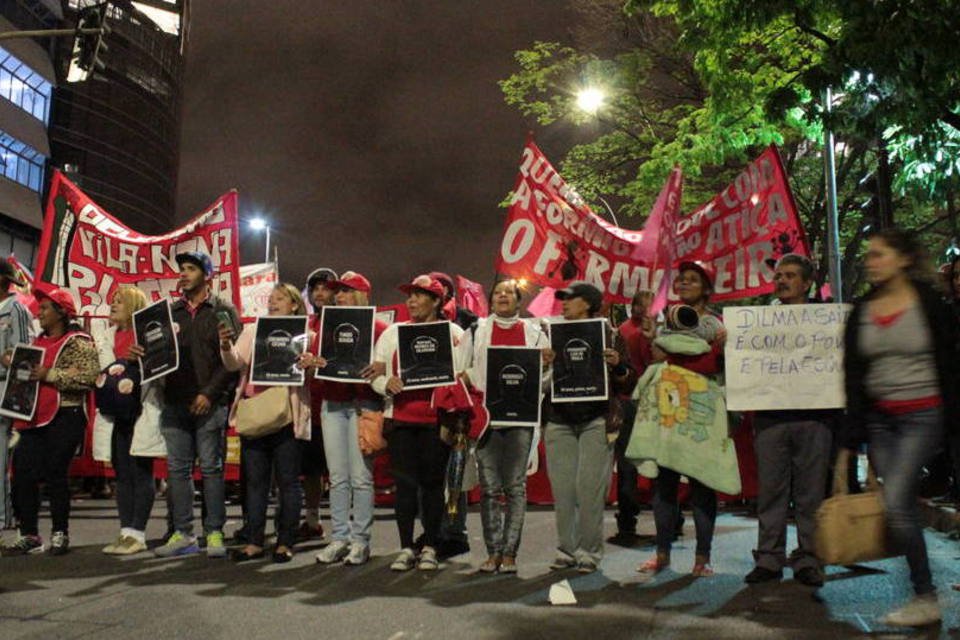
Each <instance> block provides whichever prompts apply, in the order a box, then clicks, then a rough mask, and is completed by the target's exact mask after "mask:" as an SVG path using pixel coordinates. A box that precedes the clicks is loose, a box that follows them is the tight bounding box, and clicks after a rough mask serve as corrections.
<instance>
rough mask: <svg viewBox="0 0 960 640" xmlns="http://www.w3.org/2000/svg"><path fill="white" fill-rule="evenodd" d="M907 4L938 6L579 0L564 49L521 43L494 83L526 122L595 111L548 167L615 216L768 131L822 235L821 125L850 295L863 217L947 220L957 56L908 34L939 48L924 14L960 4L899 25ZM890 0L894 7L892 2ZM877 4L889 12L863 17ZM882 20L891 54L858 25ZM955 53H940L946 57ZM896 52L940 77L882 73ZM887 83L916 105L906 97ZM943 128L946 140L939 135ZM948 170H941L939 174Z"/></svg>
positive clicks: (719, 170)
mask: <svg viewBox="0 0 960 640" xmlns="http://www.w3.org/2000/svg"><path fill="white" fill-rule="evenodd" d="M917 4H919V5H921V6H926V5H933V4H939V3H934V2H932V1H927V2H924V1H922V0H921V1H918V2H913V3H911V2H909V1H907V0H904V1H903V2H885V1H883V0H877V1H876V2H866V1H864V0H854V1H852V2H846V3H840V2H826V1H815V0H804V1H800V2H785V1H779V0H771V1H769V2H767V1H762V0H748V1H740V0H697V1H693V0H656V1H654V0H628V2H626V4H625V5H624V4H622V3H620V2H612V1H603V0H594V1H593V2H583V3H581V5H580V6H581V7H582V8H583V12H584V15H585V16H587V19H585V20H583V21H582V23H583V24H584V25H585V26H584V27H583V28H582V31H581V33H580V34H579V36H580V37H579V38H578V42H576V43H575V46H561V45H559V44H557V43H535V44H534V46H533V47H532V48H531V49H529V50H526V51H521V52H518V53H517V61H518V63H519V66H520V68H519V71H518V72H517V73H515V74H514V75H512V76H511V77H510V78H508V79H506V80H504V81H503V82H502V83H501V86H502V88H503V91H504V94H505V98H506V100H507V102H508V103H509V104H512V105H515V106H517V107H518V108H519V109H520V110H521V112H522V113H524V114H526V115H528V116H531V117H534V118H536V120H537V122H538V123H539V124H540V125H543V126H547V125H556V123H558V122H564V121H566V122H573V123H579V124H584V123H588V122H591V121H593V122H595V127H596V133H595V135H594V137H593V139H591V140H589V141H587V142H585V143H583V144H579V145H576V146H575V147H573V148H572V149H571V150H570V151H569V153H568V154H567V155H566V157H565V158H564V159H563V161H562V162H561V170H562V171H563V173H564V175H565V177H566V178H567V179H568V181H570V182H572V183H573V184H575V185H576V186H577V188H578V189H579V191H580V192H581V194H582V195H583V196H584V197H585V198H587V200H588V201H593V202H596V199H597V198H598V197H599V196H601V195H612V196H614V199H615V200H616V201H617V202H618V203H619V205H620V207H619V209H620V213H623V214H627V215H632V216H643V215H645V214H646V213H647V211H648V210H649V207H650V204H651V203H652V202H653V200H654V198H655V196H656V193H657V192H658V190H659V188H660V186H661V184H662V182H663V180H664V178H665V176H666V175H667V173H668V172H669V169H670V168H671V167H672V166H673V165H674V164H677V163H679V164H680V165H681V166H683V168H684V173H685V176H686V178H687V181H686V184H685V193H684V200H685V201H686V202H693V203H699V202H702V201H704V200H706V199H707V198H708V197H710V196H712V195H713V193H715V192H716V191H717V190H719V189H720V188H722V187H723V186H725V185H726V184H727V183H728V182H729V180H730V178H731V177H732V175H733V174H734V173H735V172H736V171H737V170H739V169H740V168H741V167H742V165H743V164H744V163H745V162H746V161H747V160H749V159H750V158H752V157H753V156H755V155H756V154H758V153H759V151H760V150H762V148H763V147H765V146H766V145H767V144H769V143H771V142H774V143H777V144H778V145H779V146H780V147H781V151H782V153H783V155H784V161H785V165H786V166H787V170H788V173H790V175H791V178H792V187H793V191H794V195H795V197H796V200H797V202H798V208H799V209H800V214H801V217H802V218H803V220H804V222H805V224H806V227H807V230H808V236H809V237H811V238H812V239H814V240H816V239H818V238H823V237H824V235H825V228H826V210H825V207H824V189H823V182H824V181H823V170H822V141H823V137H822V133H823V126H824V125H825V124H826V125H827V126H830V127H832V128H833V129H834V130H835V131H836V133H837V135H838V140H839V141H840V142H841V143H842V144H841V145H838V146H839V147H840V153H839V154H838V160H837V173H838V189H839V198H838V199H839V203H838V204H839V215H840V223H841V238H842V240H843V241H844V247H845V249H844V255H845V269H844V270H845V272H846V274H847V277H846V278H845V284H846V285H847V287H845V288H847V290H848V292H849V291H851V290H852V288H853V287H855V286H856V284H857V283H856V277H855V276H856V270H855V268H854V265H855V263H856V258H857V257H858V253H859V251H860V246H861V243H862V239H863V237H864V235H865V232H866V230H868V229H869V228H870V227H871V226H877V225H883V224H885V223H888V222H889V221H892V220H893V212H894V211H898V216H899V218H898V220H899V222H901V223H905V224H908V225H910V226H912V227H925V226H929V229H927V231H929V232H930V233H933V234H936V233H938V232H939V227H938V225H941V222H942V221H947V220H948V219H950V218H949V216H947V215H938V214H937V211H938V210H939V209H943V210H945V211H954V210H955V209H956V207H955V205H954V204H952V203H953V202H954V200H955V197H956V196H955V194H956V192H957V189H956V187H957V185H956V184H955V180H956V175H957V171H956V169H957V168H960V165H958V164H957V159H958V158H960V154H957V153H956V146H957V145H956V142H957V139H956V138H953V137H952V136H954V135H955V134H956V132H955V131H954V130H953V125H952V124H950V122H951V118H952V116H951V114H954V113H956V105H954V104H952V103H951V102H950V91H951V90H952V89H955V88H956V85H957V81H956V78H957V75H958V72H957V71H955V69H958V68H960V67H954V69H946V68H945V65H944V64H941V62H940V61H939V60H934V59H933V58H935V56H933V55H932V53H933V49H932V48H931V45H930V43H926V45H925V44H924V38H923V37H922V36H923V30H924V29H927V28H928V27H929V29H930V30H931V33H932V35H933V38H932V40H933V41H936V40H937V39H938V38H940V39H942V41H943V42H941V43H940V46H942V47H944V48H950V47H949V46H947V45H946V44H945V41H946V40H947V31H949V28H948V27H945V26H942V25H940V24H938V25H931V24H929V23H930V22H931V21H935V19H934V17H931V16H940V17H942V18H943V19H944V20H945V21H946V22H944V24H947V25H949V24H956V23H957V20H958V18H957V15H960V13H957V15H950V16H947V15H946V13H949V12H946V11H945V10H943V9H942V8H940V7H936V8H935V11H934V12H933V13H932V14H930V16H926V15H925V16H924V17H923V18H922V19H914V20H913V21H912V22H911V19H909V18H910V16H911V15H913V14H915V13H916V11H915V7H914V5H917ZM943 4H948V5H953V4H954V3H953V2H947V3H943ZM841 5H842V6H841ZM881 5H882V6H881ZM894 5H909V6H907V7H906V8H905V9H903V11H902V12H901V13H897V12H898V11H900V9H899V8H898V7H895V6H894ZM877 7H879V8H880V10H883V11H888V10H889V12H893V13H897V15H894V16H892V17H887V18H882V17H878V16H874V15H872V13H874V12H876V11H877ZM871 8H872V9H871ZM955 13H956V12H955ZM894 28H895V29H896V30H897V33H896V34H891V35H890V37H891V38H894V37H895V39H896V42H897V43H900V44H902V45H903V46H904V47H905V48H906V49H907V50H908V51H903V52H900V53H899V54H897V53H895V52H890V51H888V50H887V49H889V48H890V47H877V46H875V44H874V46H873V47H872V48H873V49H874V50H878V49H884V51H882V52H878V53H877V55H876V56H875V59H876V60H875V61H871V59H870V57H869V55H868V54H869V49H870V47H868V46H867V44H868V42H869V39H870V37H871V36H870V34H873V37H876V36H877V35H878V34H883V33H886V31H888V30H890V29H894ZM951 35H952V34H951ZM597 42H599V43H602V44H601V45H600V46H596V45H594V44H593V43H597ZM587 43H589V44H587ZM924 46H926V48H924ZM897 55H900V58H899V60H900V62H899V63H897V62H896V61H895V60H896V59H897V57H896V56H897ZM957 55H960V54H957V53H955V52H953V51H951V53H949V54H948V57H951V58H952V57H954V56H957ZM928 58H930V59H929V60H928ZM918 59H920V62H917V60H918ZM911 60H912V61H913V66H912V67H910V69H912V71H913V72H914V73H918V69H919V73H921V77H925V75H927V74H929V73H930V72H932V70H934V69H936V70H938V72H939V71H942V72H943V74H944V75H943V77H942V78H940V79H938V81H937V82H934V83H931V85H930V86H927V85H926V84H925V83H924V82H922V81H921V80H920V79H918V78H917V77H914V76H913V75H911V74H910V73H908V72H907V71H903V70H901V71H900V72H898V73H894V70H895V68H896V65H897V64H902V65H903V64H907V62H908V61H911ZM958 62H960V61H958ZM878 78H882V79H883V80H882V81H881V80H879V79H878ZM587 85H601V86H604V87H605V89H606V91H607V93H608V95H609V99H608V103H607V104H606V105H605V106H604V107H603V108H602V109H601V110H600V111H599V112H598V114H597V115H596V116H595V120H593V117H592V116H589V115H588V114H585V113H583V112H580V111H578V110H577V109H576V108H575V104H574V100H575V92H576V90H577V89H578V88H580V87H583V86H587ZM826 87H833V88H834V89H835V90H836V92H837V93H838V94H840V95H839V97H838V99H837V100H835V101H834V103H833V105H832V106H833V109H832V110H831V111H830V113H827V112H826V111H825V110H824V109H823V100H822V91H823V89H825V88H826ZM900 91H904V92H909V95H911V96H914V98H915V99H919V100H923V101H924V106H923V107H922V108H912V107H913V106H914V105H913V103H910V104H908V102H909V100H908V99H906V98H904V97H903V96H901V95H900V94H899V93H898V92H900ZM947 140H952V141H953V145H954V146H952V147H945V146H944V141H947ZM949 167H953V168H954V169H953V170H952V172H947V171H945V168H949ZM948 175H949V176H952V177H950V178H948V179H945V176H948ZM935 200H936V202H934V201H935ZM904 205H908V206H909V207H910V208H909V211H907V210H905V209H904V208H903V207H904ZM688 210H689V208H688ZM952 219H953V220H954V221H955V220H956V216H955V215H954V216H953V218H952ZM931 221H935V222H934V224H930V222H931ZM631 226H638V225H637V224H633V225H631ZM941 226H944V225H941ZM933 242H940V243H942V242H943V238H940V237H937V238H935V239H934V240H933ZM815 248H816V249H818V250H819V253H820V254H821V261H820V262H821V265H822V267H823V268H822V269H821V273H820V277H819V280H820V281H822V280H823V278H824V277H825V273H824V272H825V271H826V259H825V257H826V251H827V247H826V245H825V243H824V242H822V241H821V242H815Z"/></svg>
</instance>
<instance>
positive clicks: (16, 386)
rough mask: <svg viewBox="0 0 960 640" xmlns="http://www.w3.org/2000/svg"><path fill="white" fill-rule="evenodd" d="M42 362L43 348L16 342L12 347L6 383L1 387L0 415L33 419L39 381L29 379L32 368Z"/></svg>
mask: <svg viewBox="0 0 960 640" xmlns="http://www.w3.org/2000/svg"><path fill="white" fill-rule="evenodd" d="M41 362H43V349H41V348H40V347H31V346H28V345H25V344H18V345H17V346H15V347H14V348H13V355H12V356H11V357H10V367H9V368H8V369H7V383H6V385H4V387H3V397H2V399H0V415H4V416H9V417H11V418H19V419H21V420H33V414H34V412H35V411H36V409H37V394H38V393H39V391H40V381H39V380H31V379H30V373H31V372H32V371H33V368H34V367H36V366H37V365H38V364H40V363H41Z"/></svg>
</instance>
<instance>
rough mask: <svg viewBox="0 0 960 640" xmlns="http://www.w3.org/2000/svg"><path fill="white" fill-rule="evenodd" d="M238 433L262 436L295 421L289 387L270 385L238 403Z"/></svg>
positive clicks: (246, 435) (243, 435) (249, 436)
mask: <svg viewBox="0 0 960 640" xmlns="http://www.w3.org/2000/svg"><path fill="white" fill-rule="evenodd" d="M236 420H237V422H236V424H237V434H238V435H240V436H241V437H244V438H262V437H264V436H268V435H270V434H271V433H276V432H277V431H280V430H281V429H283V428H284V427H285V426H287V425H288V424H290V423H291V422H293V408H292V407H291V406H290V390H289V388H288V387H279V386H278V387H269V388H268V389H266V390H264V391H261V392H260V393H258V394H257V395H255V396H250V397H249V398H242V399H241V400H240V402H239V404H237V416H236Z"/></svg>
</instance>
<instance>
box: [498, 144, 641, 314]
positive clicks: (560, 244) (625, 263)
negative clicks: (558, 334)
mask: <svg viewBox="0 0 960 640" xmlns="http://www.w3.org/2000/svg"><path fill="white" fill-rule="evenodd" d="M640 238H641V234H640V232H639V231H630V230H628V229H621V228H620V227H618V226H616V225H613V224H611V223H609V222H607V221H606V220H603V219H602V218H600V217H599V216H597V215H596V214H594V213H593V212H592V211H591V210H590V208H589V207H588V206H587V204H586V203H585V202H584V201H583V198H581V197H580V195H579V194H577V192H576V191H575V190H574V189H573V188H571V187H570V186H569V185H567V183H566V182H564V180H563V178H562V177H561V176H560V174H559V173H558V172H557V170H556V169H554V168H553V165H551V164H550V161H549V160H547V158H546V156H544V155H543V152H542V151H540V148H539V147H537V145H536V143H534V142H533V140H528V141H527V145H526V147H524V149H523V155H522V157H521V161H520V175H518V176H517V181H516V184H515V185H514V189H513V196H512V197H511V200H510V212H509V214H508V216H507V220H506V225H505V227H504V233H503V241H502V242H501V244H500V253H499V255H498V256H497V264H496V269H497V271H498V272H499V273H502V274H505V275H509V276H513V277H515V278H524V279H526V280H528V281H529V282H532V283H535V284H539V285H543V286H548V287H553V288H555V289H562V288H563V287H564V286H565V283H566V282H568V281H569V280H572V279H574V278H581V279H586V280H592V281H594V282H595V284H597V285H598V286H601V285H602V289H603V290H604V291H605V292H606V294H607V296H608V297H609V298H611V299H613V300H615V301H621V302H626V301H628V300H630V298H631V297H632V296H633V294H634V292H635V291H636V290H637V289H638V288H640V289H649V288H651V286H652V282H651V274H650V269H649V267H648V264H647V263H648V261H646V260H639V261H638V260H637V259H636V258H635V253H636V248H637V244H638V242H639V240H640Z"/></svg>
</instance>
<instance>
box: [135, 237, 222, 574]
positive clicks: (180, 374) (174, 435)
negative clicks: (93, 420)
mask: <svg viewBox="0 0 960 640" xmlns="http://www.w3.org/2000/svg"><path fill="white" fill-rule="evenodd" d="M176 260H177V264H178V265H180V280H179V288H180V292H181V294H182V297H181V298H180V299H179V300H177V301H176V302H174V303H173V305H171V312H172V315H173V322H174V324H175V326H176V337H177V342H178V345H179V349H180V366H179V367H178V368H177V370H176V371H174V372H172V373H170V374H168V375H167V376H166V379H165V380H164V402H163V409H162V411H161V413H160V431H161V433H162V434H163V439H164V442H165V443H166V445H167V469H168V484H169V489H168V491H169V503H170V506H171V507H172V510H173V526H174V529H175V530H174V532H173V534H172V535H171V536H170V538H169V539H168V540H167V542H166V543H165V544H164V545H162V546H160V547H157V548H156V549H154V553H155V554H156V555H157V556H159V557H162V558H165V557H172V556H181V555H186V554H192V553H197V552H199V546H198V544H197V538H196V536H194V535H193V495H194V487H193V464H194V460H196V459H197V458H199V460H200V474H201V476H202V477H203V501H204V505H205V507H206V512H205V514H204V517H203V531H204V534H205V536H206V543H207V557H210V558H223V557H226V555H227V550H226V547H225V546H224V541H223V525H224V523H225V522H226V518H227V514H226V502H225V501H226V496H225V491H226V490H225V485H224V479H223V463H224V442H225V438H224V430H225V429H226V425H227V412H228V408H229V406H230V402H231V401H232V399H233V395H234V389H235V387H236V384H237V375H236V374H234V373H231V372H229V371H227V369H226V367H224V365H223V361H222V360H221V358H220V335H219V326H220V325H221V324H222V323H225V322H227V321H228V320H229V324H231V325H232V327H233V328H234V329H236V328H237V327H239V326H240V318H239V316H238V315H237V311H236V309H234V307H233V305H232V304H231V303H230V302H228V301H226V300H223V299H220V298H218V297H217V296H216V295H214V294H213V293H212V292H211V291H210V285H211V281H212V278H213V263H212V261H211V260H210V256H208V255H207V254H205V253H201V252H199V251H188V252H185V253H180V254H178V255H177V256H176ZM142 351H143V349H142V347H141V346H139V345H135V346H134V347H133V348H132V349H131V353H134V354H135V355H138V356H140V355H142Z"/></svg>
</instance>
